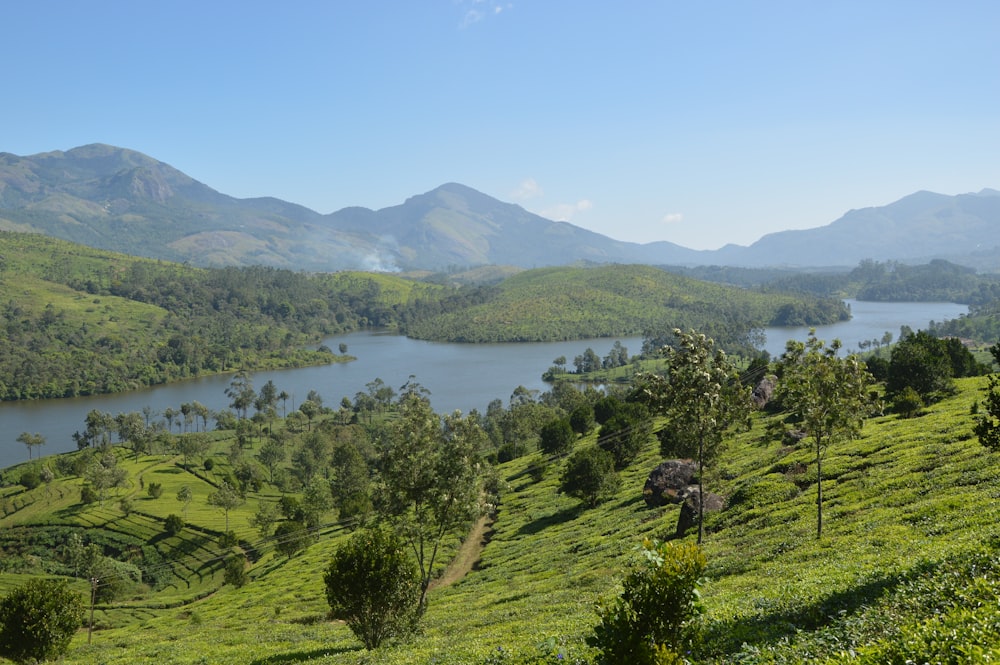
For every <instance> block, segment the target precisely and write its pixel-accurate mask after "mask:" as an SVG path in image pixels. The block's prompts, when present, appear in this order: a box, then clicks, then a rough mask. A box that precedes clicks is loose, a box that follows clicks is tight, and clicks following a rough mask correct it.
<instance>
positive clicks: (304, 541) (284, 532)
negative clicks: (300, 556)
mask: <svg viewBox="0 0 1000 665" xmlns="http://www.w3.org/2000/svg"><path fill="white" fill-rule="evenodd" d="M309 540H310V535H309V529H307V528H306V525H305V524H303V523H302V522H299V521H298V520H289V521H287V522H282V523H281V524H279V525H278V528H276V529H275V530H274V549H275V550H276V551H277V552H278V554H283V555H285V556H286V557H288V558H289V559H291V558H292V557H293V556H295V555H296V554H297V553H298V552H301V551H302V550H304V549H305V548H306V547H308V546H309Z"/></svg>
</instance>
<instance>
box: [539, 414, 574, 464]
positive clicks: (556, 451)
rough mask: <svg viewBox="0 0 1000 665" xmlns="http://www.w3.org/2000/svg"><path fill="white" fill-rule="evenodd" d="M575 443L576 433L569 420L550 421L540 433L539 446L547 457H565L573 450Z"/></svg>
mask: <svg viewBox="0 0 1000 665" xmlns="http://www.w3.org/2000/svg"><path fill="white" fill-rule="evenodd" d="M575 441H576V432H574V431H573V427H572V426H571V425H570V424H569V419H567V418H558V419H556V420H551V421H549V422H548V423H546V424H545V425H544V426H542V430H541V431H540V432H539V433H538V445H539V447H540V448H541V449H542V452H543V453H545V454H546V455H565V454H566V453H568V452H569V451H570V450H572V449H573V443H574V442H575Z"/></svg>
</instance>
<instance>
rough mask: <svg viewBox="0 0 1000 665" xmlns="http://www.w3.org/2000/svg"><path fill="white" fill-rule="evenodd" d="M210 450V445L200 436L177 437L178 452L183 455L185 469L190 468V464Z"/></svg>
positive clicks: (186, 435)
mask: <svg viewBox="0 0 1000 665" xmlns="http://www.w3.org/2000/svg"><path fill="white" fill-rule="evenodd" d="M207 450H208V443H207V441H205V439H203V438H202V437H201V435H199V434H185V435H183V436H178V437H177V452H179V453H180V454H181V458H182V460H183V464H184V468H185V469H187V468H188V462H189V461H190V460H191V459H193V458H197V457H201V456H202V455H204V454H205V452H206V451H207Z"/></svg>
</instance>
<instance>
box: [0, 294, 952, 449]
mask: <svg viewBox="0 0 1000 665" xmlns="http://www.w3.org/2000/svg"><path fill="white" fill-rule="evenodd" d="M847 302H848V304H849V305H850V307H851V311H852V313H853V315H854V316H853V318H852V319H851V320H850V321H846V322H842V323H837V324H834V325H829V326H818V327H817V329H816V331H817V335H818V336H819V337H820V339H824V340H826V341H828V342H829V341H832V340H833V339H834V338H838V339H840V340H841V342H843V344H844V349H845V350H846V351H855V350H857V348H858V346H857V345H858V342H859V341H863V340H871V339H881V338H882V336H883V335H884V334H885V333H886V332H890V333H892V335H893V339H894V340H895V339H896V338H897V337H899V330H900V327H901V326H903V325H906V326H909V327H910V328H912V329H913V330H918V329H921V328H926V327H927V324H928V323H929V322H930V321H932V320H933V321H943V320H946V319H954V318H957V317H958V316H959V315H960V314H964V313H966V312H967V311H968V308H967V307H966V306H965V305H958V304H955V303H872V302H858V301H847ZM808 332H809V329H808V328H768V329H767V331H766V333H767V343H766V344H765V348H766V349H767V350H768V351H769V352H770V353H771V355H772V356H778V355H780V354H781V352H782V351H783V350H784V348H785V342H786V341H787V340H788V339H799V340H804V339H805V338H806V335H807V334H808ZM615 339H616V338H603V339H587V340H576V341H572V342H545V343H532V344H449V343H442V342H425V341H419V340H413V339H408V338H406V337H402V336H399V335H392V334H385V333H377V332H356V333H351V334H348V335H341V336H337V337H333V338H330V339H328V340H326V342H325V343H326V344H327V346H329V347H330V348H332V349H336V348H337V347H338V345H339V344H341V343H344V344H347V352H348V353H349V354H351V355H352V356H356V357H357V360H355V361H353V362H350V363H340V364H336V365H327V366H323V367H306V368H301V369H290V370H280V371H269V372H258V373H256V374H254V375H253V383H254V387H255V388H257V389H259V388H260V387H261V386H262V385H263V384H264V383H266V382H267V381H268V380H269V379H270V380H272V381H274V383H275V385H276V386H277V388H278V391H279V392H280V391H282V390H284V391H285V392H287V393H288V394H290V395H291V396H292V399H291V400H289V403H288V410H289V412H290V411H291V410H293V409H294V408H296V407H297V406H298V404H299V403H301V401H302V400H303V399H305V396H306V394H307V393H308V392H309V391H310V390H316V391H317V392H319V394H320V395H321V396H322V397H323V401H324V404H326V405H328V406H332V407H334V408H336V407H337V405H338V404H339V403H340V400H341V398H343V397H345V396H346V397H349V398H351V399H352V400H353V398H354V395H355V394H357V393H358V392H364V391H365V390H366V389H365V384H367V383H369V382H371V381H372V380H373V379H375V378H380V379H382V380H383V381H384V382H385V383H386V385H388V386H390V387H392V388H393V389H395V390H397V391H398V390H399V388H400V386H402V385H403V384H404V383H406V382H407V380H408V379H409V377H410V376H411V375H412V376H414V377H415V379H416V381H418V382H419V383H420V384H421V385H423V386H424V387H425V388H427V389H428V390H430V391H431V402H432V403H433V405H434V408H435V409H436V410H437V411H439V412H451V411H454V410H456V409H457V410H460V411H462V412H464V413H467V412H468V411H470V410H472V409H478V410H479V411H485V410H486V406H487V405H488V404H489V403H490V402H491V401H492V400H494V399H501V400H503V402H504V404H506V403H507V400H508V399H509V397H510V395H511V393H512V392H513V391H514V389H515V388H517V387H518V386H521V385H523V386H524V387H526V388H528V389H530V390H539V391H544V390H547V389H548V384H546V383H545V382H543V381H542V379H541V376H542V373H543V372H544V371H545V370H546V369H548V368H549V366H551V365H552V361H553V360H554V359H555V358H558V357H559V356H565V357H566V358H567V360H568V362H569V363H570V365H572V362H573V358H574V357H575V356H577V355H580V354H581V353H583V351H585V350H586V349H587V348H588V347H590V348H592V349H594V351H596V352H597V354H598V355H600V356H601V357H604V356H605V355H607V353H608V351H610V350H611V347H612V345H613V344H614V342H615ZM617 339H620V341H621V342H622V344H623V345H624V346H625V347H626V348H627V349H628V350H629V353H633V354H634V353H638V352H639V350H640V349H641V347H642V338H640V337H629V338H617ZM231 378H232V377H231V376H230V375H225V376H211V377H205V378H200V379H191V380H188V381H184V382H181V383H173V384H170V385H165V386H156V387H154V388H148V389H144V390H139V391H134V392H129V393H123V394H117V395H99V396H93V397H78V398H70V399H59V400H38V401H31V402H4V403H0V427H2V429H0V468H4V467H7V466H10V465H12V464H16V463H18V462H23V461H26V460H27V458H28V453H27V448H25V446H24V445H23V444H21V443H18V442H17V440H16V439H17V437H18V435H19V434H20V433H21V432H38V433H40V434H41V435H42V436H44V437H45V440H46V444H45V445H44V446H41V447H39V448H36V449H35V450H34V453H33V454H35V455H38V454H40V453H41V454H46V455H51V454H53V453H59V452H65V451H69V450H74V449H75V448H76V446H75V443H74V442H73V439H72V434H73V432H75V431H77V430H80V431H82V430H83V429H84V418H85V416H86V414H87V412H89V411H91V410H92V409H97V410H99V411H106V412H108V413H112V414H118V413H127V412H131V411H139V412H141V411H142V409H143V408H144V407H146V406H148V407H150V408H152V409H153V411H154V412H156V413H157V414H162V412H163V411H164V410H165V409H167V408H173V409H177V408H179V407H180V405H181V404H182V403H185V402H194V401H197V402H201V403H202V404H204V405H205V406H207V407H208V408H209V409H211V410H213V411H218V410H222V409H225V408H228V406H229V399H228V398H227V397H226V396H225V390H226V387H227V386H228V385H229V382H230V380H231ZM278 408H279V409H280V408H281V405H280V404H279V407H278ZM175 431H176V430H175Z"/></svg>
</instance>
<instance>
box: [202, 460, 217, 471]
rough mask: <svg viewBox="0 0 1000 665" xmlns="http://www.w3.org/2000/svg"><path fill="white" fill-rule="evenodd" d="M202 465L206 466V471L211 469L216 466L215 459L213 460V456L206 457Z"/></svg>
mask: <svg viewBox="0 0 1000 665" xmlns="http://www.w3.org/2000/svg"><path fill="white" fill-rule="evenodd" d="M202 466H204V467H205V471H211V470H212V469H214V468H215V460H213V459H212V458H211V457H207V458H205V461H204V463H203V464H202Z"/></svg>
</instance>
